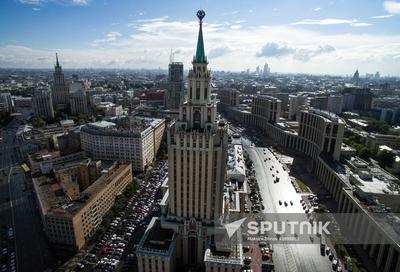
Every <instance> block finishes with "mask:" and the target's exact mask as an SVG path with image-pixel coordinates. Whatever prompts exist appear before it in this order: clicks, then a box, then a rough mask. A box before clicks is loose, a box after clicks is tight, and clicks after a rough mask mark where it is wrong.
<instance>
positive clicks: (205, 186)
mask: <svg viewBox="0 0 400 272" xmlns="http://www.w3.org/2000/svg"><path fill="white" fill-rule="evenodd" d="M204 16H205V13H204V11H202V10H200V11H198V12H197V17H198V18H199V34H198V40H197V49H196V55H195V56H194V58H193V61H192V65H193V68H192V69H191V70H190V71H189V76H188V81H189V94H188V100H187V101H185V102H184V103H182V104H181V106H180V109H179V118H178V120H177V121H176V123H175V124H174V125H172V126H171V127H170V128H169V130H168V158H169V161H168V163H169V164H168V165H169V169H168V175H169V203H168V215H167V218H173V219H174V220H176V221H178V222H181V224H183V225H181V227H180V228H182V230H181V231H179V230H176V231H177V232H178V233H182V236H181V237H179V239H180V240H181V243H180V244H181V245H182V248H181V249H180V250H178V252H180V254H178V259H179V260H180V262H181V263H183V264H185V265H187V266H188V267H191V266H192V267H196V266H199V265H200V266H201V265H203V260H204V252H205V250H206V248H207V247H208V246H209V245H210V236H209V234H207V233H209V231H207V230H206V229H207V227H205V226H206V225H207V226H212V225H213V224H214V223H215V222H218V221H219V220H220V219H221V217H222V213H223V193H224V192H223V189H224V181H225V175H226V156H227V144H228V139H227V133H226V128H225V126H224V125H220V124H219V123H218V119H217V110H216V101H215V99H214V98H213V99H212V98H211V73H210V70H208V69H207V65H208V62H207V57H206V55H205V51H204V41H203V30H202V22H203V18H204ZM178 229H179V228H178ZM178 244H179V243H178ZM179 255H180V256H179Z"/></svg>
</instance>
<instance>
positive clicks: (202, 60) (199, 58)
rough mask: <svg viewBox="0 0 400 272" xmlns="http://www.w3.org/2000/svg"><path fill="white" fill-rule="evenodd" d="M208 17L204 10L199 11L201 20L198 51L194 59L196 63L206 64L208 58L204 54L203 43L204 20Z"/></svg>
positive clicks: (198, 15) (198, 16)
mask: <svg viewBox="0 0 400 272" xmlns="http://www.w3.org/2000/svg"><path fill="white" fill-rule="evenodd" d="M204 16H206V13H205V12H204V10H199V11H198V12H197V18H199V20H200V23H199V37H198V39H197V49H196V56H195V58H194V62H196V63H206V62H207V57H206V54H205V52H204V42H203V27H202V25H203V18H204Z"/></svg>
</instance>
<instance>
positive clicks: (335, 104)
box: [326, 94, 343, 114]
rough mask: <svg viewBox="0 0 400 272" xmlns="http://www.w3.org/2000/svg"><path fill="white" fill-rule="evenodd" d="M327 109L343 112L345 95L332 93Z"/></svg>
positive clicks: (336, 112)
mask: <svg viewBox="0 0 400 272" xmlns="http://www.w3.org/2000/svg"><path fill="white" fill-rule="evenodd" d="M326 110H327V111H330V112H333V113H335V114H341V113H342V111H343V95H333V94H332V95H330V96H329V97H328V105H327V109H326Z"/></svg>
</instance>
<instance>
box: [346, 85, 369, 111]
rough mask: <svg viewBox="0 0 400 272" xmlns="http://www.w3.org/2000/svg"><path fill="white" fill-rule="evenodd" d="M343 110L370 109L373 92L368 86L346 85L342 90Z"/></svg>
mask: <svg viewBox="0 0 400 272" xmlns="http://www.w3.org/2000/svg"><path fill="white" fill-rule="evenodd" d="M343 96H344V97H343V110H356V111H364V112H367V111H369V110H371V107H372V98H373V93H372V92H371V90H370V89H369V88H358V87H348V88H345V89H344V90H343Z"/></svg>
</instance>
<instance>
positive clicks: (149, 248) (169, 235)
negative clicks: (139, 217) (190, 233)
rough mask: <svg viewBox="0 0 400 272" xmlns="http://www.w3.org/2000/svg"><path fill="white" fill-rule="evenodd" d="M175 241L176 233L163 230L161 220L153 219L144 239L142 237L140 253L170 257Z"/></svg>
mask: <svg viewBox="0 0 400 272" xmlns="http://www.w3.org/2000/svg"><path fill="white" fill-rule="evenodd" d="M174 240H175V233H174V231H173V230H172V229H163V228H161V224H160V220H159V218H158V217H153V218H152V219H151V221H150V223H149V225H148V227H147V229H146V231H145V234H144V237H142V240H141V242H140V246H139V248H138V251H139V252H140V251H145V252H152V253H155V254H163V255H169V254H170V253H172V246H173V244H174V243H173V242H174Z"/></svg>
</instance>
